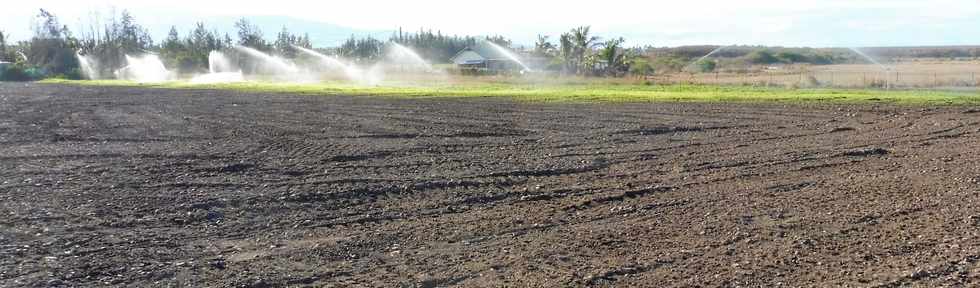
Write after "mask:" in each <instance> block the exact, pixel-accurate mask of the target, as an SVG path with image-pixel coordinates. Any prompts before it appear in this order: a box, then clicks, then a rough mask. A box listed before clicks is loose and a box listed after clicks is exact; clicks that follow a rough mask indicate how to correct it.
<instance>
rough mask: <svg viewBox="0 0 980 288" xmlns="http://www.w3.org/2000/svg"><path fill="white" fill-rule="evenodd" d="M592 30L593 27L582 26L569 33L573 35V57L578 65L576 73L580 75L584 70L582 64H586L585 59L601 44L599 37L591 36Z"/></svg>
mask: <svg viewBox="0 0 980 288" xmlns="http://www.w3.org/2000/svg"><path fill="white" fill-rule="evenodd" d="M591 29H592V27H591V26H581V27H578V28H575V29H572V31H570V32H569V33H571V41H572V44H573V47H574V48H573V52H572V55H573V56H574V58H575V62H576V64H578V65H576V66H577V67H576V68H577V71H576V72H577V73H580V74H581V72H582V68H583V67H582V64H584V63H585V57H586V56H587V54H588V53H589V52H591V51H592V49H593V48H595V47H596V45H597V44H598V43H599V37H596V36H590V35H589V30H591Z"/></svg>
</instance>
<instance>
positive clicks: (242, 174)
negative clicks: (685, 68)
mask: <svg viewBox="0 0 980 288" xmlns="http://www.w3.org/2000/svg"><path fill="white" fill-rule="evenodd" d="M977 112H978V110H972V109H971V108H969V107H924V106H877V105H872V104H861V105H850V106H844V105H836V104H835V105H831V104H826V105H824V104H810V105H803V104H798V105H797V104H751V103H741V104H730V103H714V104H696V103H633V104H568V103H565V104H528V103H519V102H514V101H511V100H507V99H501V98H468V99H445V98H443V99H397V98H379V97H318V96H295V95H276V94H266V95H261V94H248V93H241V92H233V91H205V90H166V89H140V88H132V87H130V88H126V87H115V88H102V87H76V86H58V85H40V84H0V286H3V287H43V286H126V287H162V286H188V287H200V286H219V287H220V286H233V287H279V286H327V287H361V286H366V287H442V286H464V287H506V286H519V287H526V286H532V287H565V286H617V287H632V286H641V287H642V286H646V287H674V286H677V287H691V286H708V287H712V286H743V287H746V286H748V287H755V286H764V287H772V286H787V287H798V286H817V287H827V286H860V287H867V286H880V287H896V286H920V287H935V286H976V285H980V237H978V234H980V125H978V124H980V113H977Z"/></svg>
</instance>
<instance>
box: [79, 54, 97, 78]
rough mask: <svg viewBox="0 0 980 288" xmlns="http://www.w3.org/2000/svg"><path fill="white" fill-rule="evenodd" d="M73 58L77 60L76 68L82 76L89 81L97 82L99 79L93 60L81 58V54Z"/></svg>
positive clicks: (87, 57)
mask: <svg viewBox="0 0 980 288" xmlns="http://www.w3.org/2000/svg"><path fill="white" fill-rule="evenodd" d="M75 58H78V66H79V68H81V70H82V74H83V75H82V76H85V78H86V79H89V80H99V78H101V77H100V76H101V75H99V70H98V63H97V62H96V61H95V59H92V57H89V56H82V55H81V54H78V53H77V52H76V53H75Z"/></svg>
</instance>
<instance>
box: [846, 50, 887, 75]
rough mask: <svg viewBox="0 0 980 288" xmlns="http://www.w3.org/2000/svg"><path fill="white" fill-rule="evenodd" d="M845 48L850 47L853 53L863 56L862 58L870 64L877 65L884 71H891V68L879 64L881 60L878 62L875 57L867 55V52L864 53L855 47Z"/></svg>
mask: <svg viewBox="0 0 980 288" xmlns="http://www.w3.org/2000/svg"><path fill="white" fill-rule="evenodd" d="M847 49H851V51H854V53H857V54H858V56H861V57H863V58H864V59H866V60H868V61H869V62H871V63H872V64H875V65H878V67H879V68H881V70H883V71H885V72H888V71H891V68H888V66H885V65H884V64H881V62H878V60H875V58H871V56H868V54H864V52H863V51H861V50H860V49H858V48H855V47H848V48H847Z"/></svg>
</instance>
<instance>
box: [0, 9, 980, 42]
mask: <svg viewBox="0 0 980 288" xmlns="http://www.w3.org/2000/svg"><path fill="white" fill-rule="evenodd" d="M38 8H45V9H47V10H49V11H51V12H52V13H54V14H55V15H58V16H59V17H60V18H61V19H62V23H63V24H67V25H68V26H69V28H71V29H77V28H78V27H82V26H81V24H82V23H88V22H90V21H89V20H90V19H93V18H94V16H93V15H96V14H95V13H100V14H101V15H107V14H108V12H109V11H111V9H116V10H117V11H119V10H122V9H127V10H129V11H130V12H131V13H132V14H133V16H134V17H135V18H136V20H137V22H138V23H140V24H143V25H144V26H147V27H149V28H151V32H152V34H153V35H154V36H155V38H156V39H159V38H160V37H162V36H163V35H165V34H166V32H167V31H165V30H167V29H166V27H169V25H178V27H180V28H182V29H183V28H185V27H190V25H191V24H192V23H193V22H195V21H208V20H209V19H218V18H226V19H236V18H238V17H256V16H281V17H288V18H292V19H298V20H306V21H312V22H322V23H328V24H333V25H339V26H344V27H350V28H353V29H356V30H362V31H365V33H375V34H377V33H380V32H378V31H391V30H393V29H397V28H398V27H402V28H403V29H405V30H409V31H412V30H417V29H420V28H426V29H433V30H439V31H441V32H443V33H446V34H457V35H504V36H506V37H508V38H511V39H514V40H515V42H517V43H521V44H530V43H533V41H534V39H536V36H537V35H538V34H542V35H550V36H551V38H552V39H556V38H557V35H559V34H560V33H562V32H564V31H567V30H569V29H570V28H573V27H576V26H582V25H591V26H592V27H593V31H594V32H595V33H596V34H597V35H599V36H601V37H603V38H607V39H608V38H613V37H625V38H626V40H627V44H629V45H633V46H641V45H653V46H681V45H736V44H738V45H770V46H810V47H831V46H832V47H865V46H926V45H977V44H980V2H978V0H928V1H926V0H739V1H731V0H671V1H665V0H646V1H632V0H620V1H594V0H590V1H581V0H565V1H528V0H491V1H475V2H469V1H462V0H451V1H450V0H414V1H406V0H360V1H297V0H277V1H268V0H263V1H250V0H235V1H223V0H217V1H201V0H193V1H191V0H167V1H120V0H85V1H79V0H31V1H9V3H4V5H3V10H0V30H3V31H5V32H7V33H9V34H11V35H12V36H13V37H12V38H14V39H24V38H26V37H29V35H30V32H29V27H30V22H31V19H32V18H33V16H34V15H35V14H36V13H37V10H38ZM187 29H189V28H187ZM228 29H230V27H229V28H228ZM160 30H164V31H160ZM274 32H275V31H267V33H266V35H267V36H271V35H273V33H274ZM295 32H305V31H295ZM387 35H390V34H384V35H381V36H380V37H383V38H386V37H387Z"/></svg>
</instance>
